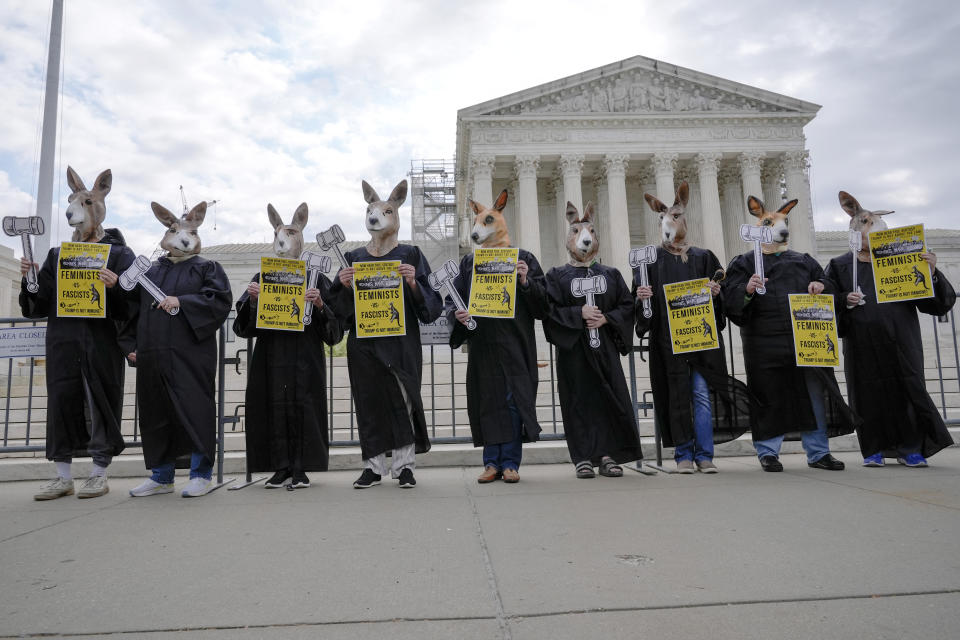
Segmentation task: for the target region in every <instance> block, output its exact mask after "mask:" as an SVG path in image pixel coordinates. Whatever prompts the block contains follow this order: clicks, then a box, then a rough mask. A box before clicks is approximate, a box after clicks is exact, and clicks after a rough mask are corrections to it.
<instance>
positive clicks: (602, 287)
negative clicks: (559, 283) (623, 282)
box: [570, 276, 607, 349]
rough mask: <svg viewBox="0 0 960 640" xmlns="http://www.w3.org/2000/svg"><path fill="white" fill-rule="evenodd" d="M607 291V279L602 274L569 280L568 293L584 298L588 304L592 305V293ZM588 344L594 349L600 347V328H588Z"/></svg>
mask: <svg viewBox="0 0 960 640" xmlns="http://www.w3.org/2000/svg"><path fill="white" fill-rule="evenodd" d="M606 292H607V279H606V278H604V277H603V276H593V277H592V278H574V279H573V280H571V281H570V293H572V294H573V297H574V298H586V299H587V300H586V302H587V304H588V305H590V306H591V307H592V306H595V305H594V298H593V295H594V294H595V293H606ZM588 332H589V334H590V346H591V347H593V348H594V349H597V348H599V347H600V330H599V329H596V328H594V329H589V330H588Z"/></svg>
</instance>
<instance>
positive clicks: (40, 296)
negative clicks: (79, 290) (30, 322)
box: [19, 249, 58, 318]
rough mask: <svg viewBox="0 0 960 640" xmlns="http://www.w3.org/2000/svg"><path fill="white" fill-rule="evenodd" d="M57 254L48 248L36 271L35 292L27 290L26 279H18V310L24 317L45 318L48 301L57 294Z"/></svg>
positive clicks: (48, 305) (48, 309) (47, 311)
mask: <svg viewBox="0 0 960 640" xmlns="http://www.w3.org/2000/svg"><path fill="white" fill-rule="evenodd" d="M57 255H58V252H57V250H56V249H50V251H49V252H47V257H46V259H45V260H44V261H43V266H41V267H40V270H39V271H37V285H38V286H39V287H40V288H39V290H38V291H37V292H36V293H30V292H29V291H27V279H26V277H23V278H21V279H20V300H19V301H20V312H21V313H22V314H23V317H24V318H46V317H47V315H48V314H49V312H50V302H51V300H53V299H55V298H56V296H57Z"/></svg>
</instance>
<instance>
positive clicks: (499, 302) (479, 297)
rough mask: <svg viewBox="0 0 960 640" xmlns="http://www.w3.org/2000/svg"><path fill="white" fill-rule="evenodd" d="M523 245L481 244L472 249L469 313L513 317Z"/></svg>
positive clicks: (480, 315)
mask: <svg viewBox="0 0 960 640" xmlns="http://www.w3.org/2000/svg"><path fill="white" fill-rule="evenodd" d="M519 256H520V249H516V248H514V249H510V248H504V247H494V248H486V249H485V248H482V247H481V248H479V249H475V250H474V252H473V277H472V280H471V283H470V303H469V305H468V310H469V311H470V315H473V316H479V317H482V318H512V317H514V315H515V313H516V311H515V305H514V301H515V300H516V296H517V260H518V259H519Z"/></svg>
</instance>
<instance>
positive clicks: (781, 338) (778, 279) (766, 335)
mask: <svg viewBox="0 0 960 640" xmlns="http://www.w3.org/2000/svg"><path fill="white" fill-rule="evenodd" d="M753 267H754V264H753V251H748V252H747V253H745V254H743V255H741V256H738V257H736V258H734V259H733V260H732V261H731V262H730V266H729V267H727V277H726V279H725V280H724V281H723V283H722V286H723V294H724V309H725V311H726V314H727V317H728V318H729V319H730V320H731V321H732V322H733V323H734V324H736V325H738V326H739V327H740V338H741V341H742V343H743V360H744V364H745V366H746V370H747V385H748V386H749V387H750V391H751V392H752V393H753V395H754V396H755V399H756V402H755V403H754V404H752V406H751V407H750V425H751V430H752V431H753V439H754V440H766V439H768V438H773V437H775V436H780V435H786V436H787V437H788V438H790V439H796V438H797V437H799V432H801V431H813V430H816V428H817V424H816V419H815V418H814V415H813V408H812V406H811V404H810V396H809V395H808V393H807V384H806V381H805V380H804V374H803V371H804V370H808V371H812V372H814V374H815V375H816V376H818V377H819V378H820V381H821V382H822V383H823V389H824V409H825V410H826V415H827V435H828V436H829V437H834V436H838V435H843V434H847V433H852V432H853V430H854V428H855V427H856V425H857V424H858V423H859V421H860V419H859V418H858V417H857V415H856V414H855V413H854V412H853V411H852V410H851V409H850V407H848V406H847V404H846V403H845V402H844V401H843V396H842V395H841V393H840V387H839V386H838V385H837V379H836V377H835V376H834V373H833V369H831V368H829V367H798V366H797V365H796V357H795V355H794V350H793V328H792V325H791V320H790V302H789V298H788V297H787V296H788V295H789V294H791V293H807V287H808V285H809V284H810V283H811V282H813V281H820V282H824V284H825V288H824V290H823V293H825V294H827V295H830V294H835V291H834V290H833V289H832V288H831V286H830V283H829V282H825V280H824V275H823V269H822V268H821V267H820V265H819V264H818V263H817V261H816V260H814V259H813V257H812V256H810V255H808V254H806V253H798V252H796V251H789V250H788V251H783V252H782V253H780V254H764V256H763V269H764V276H765V277H766V278H767V283H766V287H767V293H766V295H760V294H754V296H753V298H752V299H751V300H750V301H749V302H748V301H747V300H746V292H747V281H748V280H750V277H751V276H752V275H753V273H754V270H753Z"/></svg>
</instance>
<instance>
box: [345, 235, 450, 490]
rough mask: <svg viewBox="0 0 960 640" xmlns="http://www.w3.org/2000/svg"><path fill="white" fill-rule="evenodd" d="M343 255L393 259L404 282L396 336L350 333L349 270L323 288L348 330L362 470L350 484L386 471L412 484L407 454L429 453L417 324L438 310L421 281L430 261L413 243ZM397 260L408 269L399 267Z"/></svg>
mask: <svg viewBox="0 0 960 640" xmlns="http://www.w3.org/2000/svg"><path fill="white" fill-rule="evenodd" d="M344 258H346V260H347V262H348V263H349V264H351V265H352V264H353V263H355V262H371V261H386V260H400V261H401V263H402V264H401V265H400V266H401V269H402V270H403V271H402V272H401V275H403V280H404V282H403V310H402V311H403V314H404V326H405V327H406V334H405V335H403V336H384V337H376V338H358V337H357V333H356V323H355V320H354V305H353V287H352V286H350V285H344V283H343V281H344V280H347V281H348V282H349V281H350V278H352V275H353V270H352V269H341V270H340V272H339V273H338V275H337V278H336V279H335V280H334V282H333V285H332V286H331V287H330V295H331V302H332V303H333V304H335V306H336V312H337V315H338V317H339V318H340V320H341V323H342V325H343V327H344V330H349V332H350V334H349V336H348V337H347V370H348V373H349V375H350V387H351V390H352V393H353V399H354V406H355V408H356V412H357V432H358V434H359V436H360V453H361V456H362V457H363V469H364V473H363V474H361V476H360V479H358V480H357V482H355V483H354V486H355V487H357V488H358V489H360V488H367V487H369V486H372V485H373V484H379V482H380V478H381V477H383V476H384V475H386V474H387V471H388V469H389V471H390V473H391V475H392V477H393V478H394V479H397V480H401V485H404V484H409V486H411V487H412V486H413V485H414V484H415V481H414V483H413V484H410V480H413V470H414V469H415V465H416V460H415V457H414V456H415V454H417V453H426V452H427V451H429V450H430V437H429V435H428V433H427V418H426V415H425V414H424V411H423V400H422V399H421V397H420V382H421V374H422V369H423V350H422V349H421V346H420V331H419V328H418V327H419V322H423V323H424V324H429V323H431V322H433V321H434V320H436V319H437V318H438V317H439V316H440V313H441V312H442V310H443V302H442V301H441V299H440V295H439V294H438V293H437V292H436V291H434V290H433V289H432V288H431V287H430V285H429V283H428V282H427V276H428V275H430V265H429V264H428V263H427V259H426V258H424V257H423V254H422V253H420V249H419V247H416V246H413V245H407V244H398V245H397V246H395V247H394V248H393V249H391V250H390V251H388V252H387V253H385V254H384V255H376V256H375V255H372V254H371V253H370V252H369V251H368V250H367V248H366V247H361V248H359V249H355V250H353V251H348V252H347V253H346V254H345V255H344ZM404 265H409V266H410V267H412V269H411V270H408V269H405V268H404ZM398 311H399V309H398ZM388 452H389V453H391V456H392V463H391V464H390V465H388V464H387V462H386V454H387V453H388ZM368 471H369V473H367V472H368ZM404 471H408V473H407V474H404ZM401 475H403V476H404V477H403V478H401ZM368 482H369V483H368ZM358 483H359V484H358Z"/></svg>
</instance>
